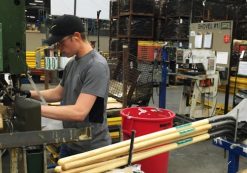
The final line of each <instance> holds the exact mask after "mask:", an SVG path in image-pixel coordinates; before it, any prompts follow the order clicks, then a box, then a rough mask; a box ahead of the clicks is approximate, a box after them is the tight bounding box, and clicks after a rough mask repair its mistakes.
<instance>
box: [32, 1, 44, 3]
mask: <svg viewBox="0 0 247 173" xmlns="http://www.w3.org/2000/svg"><path fill="white" fill-rule="evenodd" d="M34 2H37V3H43V2H44V1H43V0H35V1H34Z"/></svg>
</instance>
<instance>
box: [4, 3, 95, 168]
mask: <svg viewBox="0 0 247 173" xmlns="http://www.w3.org/2000/svg"><path fill="white" fill-rule="evenodd" d="M24 3H25V1H22V0H11V1H9V0H3V1H1V5H0V172H10V173H17V172H20V173H32V172H33V173H45V172H47V158H46V156H47V153H46V145H48V144H54V143H64V142H70V141H79V140H90V137H91V132H90V127H85V128H83V129H62V130H50V131H49V130H47V131H42V127H41V105H40V102H38V101H35V100H32V99H29V98H26V97H25V96H20V76H21V75H25V74H27V65H26V60H25V53H26V48H25V47H26V46H25V45H26V44H25V42H26V41H25V40H26V37H25V4H24ZM6 151H8V153H9V158H6V157H3V156H4V155H6V154H5V152H6Z"/></svg>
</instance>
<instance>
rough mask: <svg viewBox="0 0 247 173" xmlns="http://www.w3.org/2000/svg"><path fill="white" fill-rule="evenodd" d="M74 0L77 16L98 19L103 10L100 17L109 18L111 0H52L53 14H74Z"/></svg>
mask: <svg viewBox="0 0 247 173" xmlns="http://www.w3.org/2000/svg"><path fill="white" fill-rule="evenodd" d="M74 2H76V16H78V17H80V18H90V19H96V18H97V11H99V10H101V13H100V19H105V20H109V11H110V0H51V15H63V14H71V15H74Z"/></svg>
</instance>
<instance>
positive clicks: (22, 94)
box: [14, 88, 31, 98]
mask: <svg viewBox="0 0 247 173" xmlns="http://www.w3.org/2000/svg"><path fill="white" fill-rule="evenodd" d="M14 91H15V93H16V94H17V93H19V94H20V96H25V97H26V98H30V97H31V92H30V91H29V90H20V89H16V88H15V89H14Z"/></svg>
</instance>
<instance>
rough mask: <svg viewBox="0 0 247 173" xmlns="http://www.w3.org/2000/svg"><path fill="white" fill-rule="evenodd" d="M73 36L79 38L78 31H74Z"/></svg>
mask: <svg viewBox="0 0 247 173" xmlns="http://www.w3.org/2000/svg"><path fill="white" fill-rule="evenodd" d="M73 36H74V37H78V38H81V33H79V32H75V33H74V34H73Z"/></svg>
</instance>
